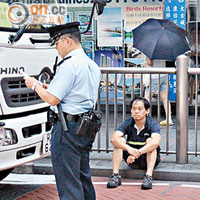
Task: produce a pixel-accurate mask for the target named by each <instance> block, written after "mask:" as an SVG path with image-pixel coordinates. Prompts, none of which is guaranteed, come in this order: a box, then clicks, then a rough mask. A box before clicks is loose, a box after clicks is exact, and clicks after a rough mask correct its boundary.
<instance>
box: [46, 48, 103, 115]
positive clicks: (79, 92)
mask: <svg viewBox="0 0 200 200" xmlns="http://www.w3.org/2000/svg"><path fill="white" fill-rule="evenodd" d="M68 56H71V58H69V59H67V60H65V61H64V62H63V63H62V64H61V65H59V66H58V68H57V71H56V74H55V76H54V78H53V80H52V81H51V83H50V84H49V87H48V89H47V91H48V92H49V93H51V94H53V95H54V96H56V97H57V98H58V99H60V101H61V108H62V111H64V112H65V113H69V114H73V115H75V114H79V113H83V112H86V111H88V110H89V109H90V108H92V106H93V105H95V104H96V101H97V95H98V87H99V83H100V79H101V73H100V69H99V67H98V65H97V64H96V63H95V62H94V61H93V60H91V59H90V58H89V57H88V56H87V55H86V54H85V52H84V51H83V49H76V50H73V51H71V52H70V53H69V54H67V56H66V57H68ZM53 110H55V109H53Z"/></svg>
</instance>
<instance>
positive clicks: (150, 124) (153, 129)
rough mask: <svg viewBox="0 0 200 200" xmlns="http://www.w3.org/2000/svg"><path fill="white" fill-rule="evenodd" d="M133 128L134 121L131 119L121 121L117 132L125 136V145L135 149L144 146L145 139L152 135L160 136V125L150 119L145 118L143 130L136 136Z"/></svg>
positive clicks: (135, 130)
mask: <svg viewBox="0 0 200 200" xmlns="http://www.w3.org/2000/svg"><path fill="white" fill-rule="evenodd" d="M134 126H135V120H134V119H133V118H132V117H131V118H130V119H127V120H125V121H123V122H122V123H121V124H120V125H119V127H118V129H117V130H118V131H121V132H122V133H123V134H124V135H127V143H128V144H130V145H131V146H133V147H135V148H140V147H141V146H144V145H145V142H146V139H147V138H149V137H151V134H152V133H159V134H160V125H159V124H158V122H156V121H155V120H153V119H152V118H151V117H146V122H145V126H144V129H142V130H141V131H140V133H139V134H138V135H137V129H136V128H135V127H134Z"/></svg>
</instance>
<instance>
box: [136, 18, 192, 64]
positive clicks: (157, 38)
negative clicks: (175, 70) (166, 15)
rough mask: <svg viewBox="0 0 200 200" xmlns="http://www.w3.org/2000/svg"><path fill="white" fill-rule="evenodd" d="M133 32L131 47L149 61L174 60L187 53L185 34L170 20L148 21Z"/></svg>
mask: <svg viewBox="0 0 200 200" xmlns="http://www.w3.org/2000/svg"><path fill="white" fill-rule="evenodd" d="M132 32H133V46H134V47H135V48H137V49H138V50H140V51H141V52H142V53H144V54H145V55H146V56H147V57H148V58H149V59H151V60H156V59H160V60H173V61H174V60H176V57H177V56H179V55H181V54H183V53H185V52H186V51H189V50H190V48H189V43H188V40H187V32H186V31H185V30H184V29H182V28H180V27H178V26H177V25H176V24H175V23H173V22H172V21H170V20H166V19H164V20H162V19H148V20H146V21H145V22H144V23H142V24H141V25H139V26H138V27H137V28H135V29H133V30H132Z"/></svg>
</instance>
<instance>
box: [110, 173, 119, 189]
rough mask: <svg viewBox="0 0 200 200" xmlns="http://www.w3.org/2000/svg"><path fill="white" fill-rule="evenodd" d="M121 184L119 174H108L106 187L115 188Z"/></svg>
mask: <svg viewBox="0 0 200 200" xmlns="http://www.w3.org/2000/svg"><path fill="white" fill-rule="evenodd" d="M121 184H122V182H121V176H119V175H118V174H112V175H111V176H110V180H109V181H108V184H107V188H116V187H117V186H119V185H121Z"/></svg>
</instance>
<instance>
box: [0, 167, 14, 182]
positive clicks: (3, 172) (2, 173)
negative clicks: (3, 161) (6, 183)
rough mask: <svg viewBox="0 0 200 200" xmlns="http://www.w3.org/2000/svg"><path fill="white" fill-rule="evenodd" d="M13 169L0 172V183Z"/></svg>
mask: <svg viewBox="0 0 200 200" xmlns="http://www.w3.org/2000/svg"><path fill="white" fill-rule="evenodd" d="M13 169H14V168H11V169H7V170H4V171H0V181H1V180H3V179H4V178H6V176H8V174H10V173H11V172H12V170H13Z"/></svg>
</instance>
